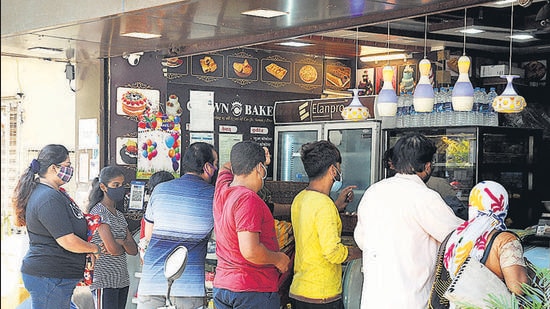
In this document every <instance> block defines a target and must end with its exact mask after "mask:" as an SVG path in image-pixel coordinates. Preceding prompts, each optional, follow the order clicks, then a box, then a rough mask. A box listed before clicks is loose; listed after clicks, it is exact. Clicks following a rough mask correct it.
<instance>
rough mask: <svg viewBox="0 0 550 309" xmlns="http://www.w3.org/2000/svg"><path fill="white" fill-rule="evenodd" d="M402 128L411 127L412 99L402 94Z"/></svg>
mask: <svg viewBox="0 0 550 309" xmlns="http://www.w3.org/2000/svg"><path fill="white" fill-rule="evenodd" d="M402 96H403V127H405V128H409V127H411V126H412V119H411V110H412V109H413V106H412V104H413V100H412V97H411V96H410V95H409V94H407V93H404V94H403V95H402Z"/></svg>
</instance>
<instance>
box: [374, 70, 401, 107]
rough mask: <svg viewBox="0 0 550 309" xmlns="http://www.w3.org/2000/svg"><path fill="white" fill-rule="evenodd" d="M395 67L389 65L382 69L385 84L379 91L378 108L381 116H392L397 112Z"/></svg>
mask: <svg viewBox="0 0 550 309" xmlns="http://www.w3.org/2000/svg"><path fill="white" fill-rule="evenodd" d="M393 74H394V72H393V67H391V66H389V65H387V66H385V67H384V68H383V69H382V77H383V80H384V85H383V86H382V89H381V90H380V93H378V97H377V101H376V109H377V112H378V115H379V116H383V117H391V116H395V115H396V114H397V95H396V94H395V89H394V88H393V82H392V81H393Z"/></svg>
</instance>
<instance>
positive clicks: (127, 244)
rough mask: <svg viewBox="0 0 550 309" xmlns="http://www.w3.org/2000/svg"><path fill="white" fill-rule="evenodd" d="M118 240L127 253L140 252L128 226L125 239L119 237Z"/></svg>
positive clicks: (134, 253)
mask: <svg viewBox="0 0 550 309" xmlns="http://www.w3.org/2000/svg"><path fill="white" fill-rule="evenodd" d="M117 242H118V243H119V244H120V245H121V246H122V247H124V251H126V253H127V254H129V255H136V254H137V253H138V247H137V244H136V241H135V240H134V237H133V236H132V234H131V233H130V230H128V228H126V237H125V238H124V239H117Z"/></svg>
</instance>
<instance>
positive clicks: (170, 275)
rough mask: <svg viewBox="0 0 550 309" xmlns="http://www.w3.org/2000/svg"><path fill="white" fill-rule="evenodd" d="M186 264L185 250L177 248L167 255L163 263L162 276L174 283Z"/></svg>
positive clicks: (182, 247) (180, 247)
mask: <svg viewBox="0 0 550 309" xmlns="http://www.w3.org/2000/svg"><path fill="white" fill-rule="evenodd" d="M186 264H187V248H185V247H184V246H178V247H176V248H175V249H174V250H172V252H171V253H170V254H169V255H168V257H167V258H166V261H165V262H164V276H165V277H166V279H168V281H174V280H176V279H177V278H179V277H180V276H181V274H182V273H183V270H184V269H185V265H186Z"/></svg>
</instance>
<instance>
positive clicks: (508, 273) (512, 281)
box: [502, 265, 529, 295]
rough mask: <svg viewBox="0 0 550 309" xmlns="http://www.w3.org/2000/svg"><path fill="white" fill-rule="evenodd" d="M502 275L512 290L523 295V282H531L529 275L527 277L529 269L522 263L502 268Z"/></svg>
mask: <svg viewBox="0 0 550 309" xmlns="http://www.w3.org/2000/svg"><path fill="white" fill-rule="evenodd" d="M502 275H503V276H504V282H506V286H507V287H508V290H510V292H512V293H514V294H516V295H522V294H523V292H522V291H521V284H522V283H529V277H527V270H526V269H525V267H523V266H521V265H511V266H508V267H505V268H502Z"/></svg>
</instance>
